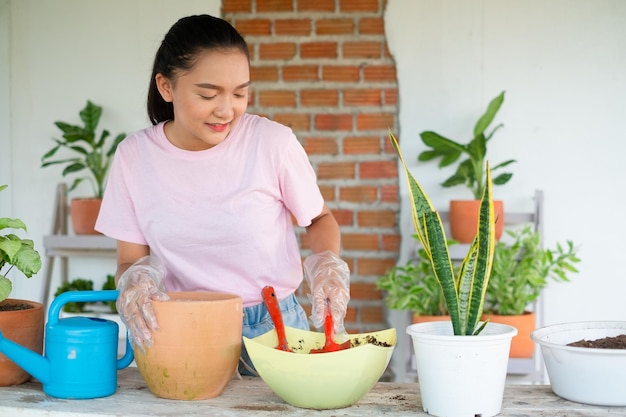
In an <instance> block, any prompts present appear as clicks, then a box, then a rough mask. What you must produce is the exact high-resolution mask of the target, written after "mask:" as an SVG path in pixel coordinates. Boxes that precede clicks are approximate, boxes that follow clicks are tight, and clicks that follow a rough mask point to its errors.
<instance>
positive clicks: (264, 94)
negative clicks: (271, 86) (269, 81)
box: [259, 90, 296, 107]
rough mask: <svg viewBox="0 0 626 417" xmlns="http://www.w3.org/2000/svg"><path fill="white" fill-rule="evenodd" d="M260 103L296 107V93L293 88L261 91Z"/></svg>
mask: <svg viewBox="0 0 626 417" xmlns="http://www.w3.org/2000/svg"><path fill="white" fill-rule="evenodd" d="M259 105H260V106H267V107H295V105H296V93H295V92H294V91H291V90H266V91H260V92H259Z"/></svg>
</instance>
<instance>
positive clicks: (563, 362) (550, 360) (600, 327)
mask: <svg viewBox="0 0 626 417" xmlns="http://www.w3.org/2000/svg"><path fill="white" fill-rule="evenodd" d="M620 335H626V321H589V322H577V323H562V324H555V325H550V326H545V327H542V328H540V329H537V330H535V331H534V332H533V333H532V338H533V340H534V341H535V342H537V343H538V344H539V346H541V352H542V355H543V359H544V362H545V364H546V370H547V371H548V377H549V378H550V385H551V387H552V391H554V393H555V394H556V395H558V396H560V397H562V398H565V399H566V400H570V401H575V402H579V403H585V404H593V405H600V406H626V392H625V391H624V387H626V372H624V370H625V369H626V347H622V348H621V349H599V348H590V347H576V346H567V345H568V344H570V343H573V342H578V341H580V340H587V341H596V340H599V339H603V338H606V337H616V336H620Z"/></svg>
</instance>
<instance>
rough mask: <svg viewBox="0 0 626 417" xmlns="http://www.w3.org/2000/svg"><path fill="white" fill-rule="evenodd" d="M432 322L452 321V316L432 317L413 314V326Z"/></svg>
mask: <svg viewBox="0 0 626 417" xmlns="http://www.w3.org/2000/svg"><path fill="white" fill-rule="evenodd" d="M430 321H450V316H430V315H427V314H413V320H412V322H413V324H416V323H427V322H430Z"/></svg>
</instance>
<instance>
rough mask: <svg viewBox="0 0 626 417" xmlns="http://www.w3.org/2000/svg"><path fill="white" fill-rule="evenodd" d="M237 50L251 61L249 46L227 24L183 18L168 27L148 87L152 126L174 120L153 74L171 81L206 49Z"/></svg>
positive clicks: (205, 17) (211, 19)
mask: <svg viewBox="0 0 626 417" xmlns="http://www.w3.org/2000/svg"><path fill="white" fill-rule="evenodd" d="M216 49H222V50H229V49H238V50H240V51H241V52H242V53H243V54H245V56H246V58H248V62H249V61H250V55H249V52H248V45H247V44H246V41H245V40H244V39H243V37H242V36H241V35H240V34H239V32H237V30H236V29H235V28H234V27H233V26H232V25H231V24H230V23H228V22H227V21H225V20H223V19H220V18H218V17H213V16H209V15H197V16H188V17H183V18H182V19H180V20H178V21H177V22H176V23H174V25H173V26H172V27H171V28H170V30H169V31H168V32H167V34H166V35H165V38H163V41H162V42H161V46H160V47H159V49H158V50H157V53H156V56H155V57H154V65H153V67H152V76H151V78H150V86H149V88H148V117H149V118H150V121H151V122H152V124H153V125H156V124H158V123H159V122H163V121H167V120H172V119H174V107H173V105H172V103H168V102H166V101H165V100H163V97H161V94H160V93H159V90H158V89H157V86H156V75H157V74H162V75H163V76H164V77H166V78H169V79H170V80H173V79H174V78H175V77H176V75H177V72H180V71H187V70H190V69H191V68H192V67H193V65H194V64H195V62H196V59H197V57H198V55H199V54H200V53H202V52H205V51H207V50H216Z"/></svg>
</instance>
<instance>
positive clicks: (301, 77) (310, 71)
mask: <svg viewBox="0 0 626 417" xmlns="http://www.w3.org/2000/svg"><path fill="white" fill-rule="evenodd" d="M318 74H319V66H317V65H286V66H284V67H283V81H317V80H318V79H319V75H318Z"/></svg>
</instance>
